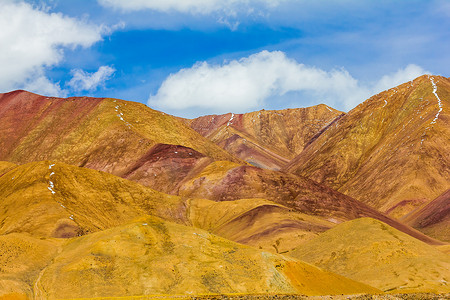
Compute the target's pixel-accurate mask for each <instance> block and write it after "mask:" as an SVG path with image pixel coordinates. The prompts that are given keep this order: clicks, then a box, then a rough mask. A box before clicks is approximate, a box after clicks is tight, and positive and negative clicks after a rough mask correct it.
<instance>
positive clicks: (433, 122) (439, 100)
mask: <svg viewBox="0 0 450 300" xmlns="http://www.w3.org/2000/svg"><path fill="white" fill-rule="evenodd" d="M430 81H431V84H432V85H433V94H434V95H435V96H436V99H437V100H438V106H439V110H438V112H437V114H436V116H435V117H434V119H433V121H431V125H432V124H435V123H436V122H437V119H438V118H439V114H440V113H441V111H442V102H441V99H440V98H439V96H438V94H437V86H436V84H435V83H434V80H433V77H430Z"/></svg>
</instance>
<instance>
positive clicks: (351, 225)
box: [290, 218, 450, 293]
mask: <svg viewBox="0 0 450 300" xmlns="http://www.w3.org/2000/svg"><path fill="white" fill-rule="evenodd" d="M290 255H291V256H293V257H296V258H298V259H301V260H305V261H307V262H310V263H312V264H315V265H317V266H320V267H321V268H324V269H327V270H330V271H333V272H336V273H338V274H341V275H344V276H347V277H349V278H352V279H354V280H359V281H361V282H364V283H366V284H369V285H372V286H375V287H377V288H379V289H381V290H383V291H389V292H393V293H395V292H406V293H408V292H415V293H417V292H435V293H448V292H450V285H449V284H448V283H449V281H450V256H448V255H447V254H444V253H442V252H440V251H438V250H436V249H435V248H434V247H432V246H429V245H427V244H425V243H422V242H421V241H419V240H416V239H414V238H412V237H410V236H408V235H406V234H404V233H402V232H400V231H398V230H396V229H394V228H392V227H390V226H388V225H386V224H384V223H382V222H380V221H378V220H374V219H370V218H362V219H357V220H353V221H349V222H346V223H343V224H340V225H338V226H336V227H335V228H333V229H330V230H328V231H326V232H324V233H323V234H321V235H320V236H319V237H317V238H315V239H313V240H311V241H309V242H307V243H306V244H304V245H302V246H300V247H299V248H297V249H296V250H294V251H293V252H291V253H290Z"/></svg>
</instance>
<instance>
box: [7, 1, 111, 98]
mask: <svg viewBox="0 0 450 300" xmlns="http://www.w3.org/2000/svg"><path fill="white" fill-rule="evenodd" d="M0 28H1V30H0V66H1V68H0V90H1V91H7V90H12V89H18V88H27V89H29V90H32V91H33V92H37V93H45V94H49V95H53V96H60V95H62V94H64V92H63V91H62V90H61V88H60V86H59V84H58V83H52V82H51V81H50V80H48V78H46V77H45V70H46V69H47V68H49V67H52V66H55V65H58V64H59V63H60V62H61V61H62V60H63V57H64V55H63V49H64V48H75V47H77V46H81V47H89V46H91V45H92V44H94V43H95V42H97V41H99V40H101V39H102V32H103V31H104V29H103V28H101V27H99V26H94V25H90V24H87V23H86V22H83V21H80V20H77V19H74V18H70V17H67V16H64V15H62V14H60V13H50V12H49V11H48V10H47V9H44V8H37V7H35V6H32V5H30V4H28V3H25V2H20V1H11V0H5V1H2V3H1V4H0Z"/></svg>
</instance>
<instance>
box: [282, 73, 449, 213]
mask: <svg viewBox="0 0 450 300" xmlns="http://www.w3.org/2000/svg"><path fill="white" fill-rule="evenodd" d="M449 108H450V79H448V78H445V77H440V76H428V75H424V76H422V77H419V78H417V79H415V80H414V81H411V82H408V83H405V84H402V85H400V86H398V87H396V88H393V89H390V90H387V91H384V92H382V93H380V94H378V95H375V96H373V97H371V98H370V99H368V100H367V101H365V102H364V103H362V104H360V105H358V106H357V107H356V108H355V109H353V110H352V111H350V112H349V113H348V114H347V115H345V116H343V117H342V118H341V119H339V120H338V121H337V122H334V124H333V125H332V126H330V127H329V128H328V129H327V130H325V132H324V133H323V134H322V135H320V136H319V137H318V138H317V139H316V140H315V141H314V142H313V143H311V144H310V145H309V146H308V147H306V149H305V150H304V151H303V152H302V153H301V154H300V155H299V156H298V157H296V158H295V159H294V160H292V161H291V162H290V164H289V165H288V166H287V167H286V170H288V171H290V172H292V173H295V174H300V175H304V176H307V177H309V178H311V179H313V180H315V181H318V182H321V183H325V184H327V185H329V186H330V187H332V188H334V189H337V190H338V191H340V192H342V193H344V194H346V195H349V196H351V197H354V198H356V199H358V200H361V201H363V202H365V203H367V204H369V205H370V206H372V207H374V208H377V209H379V210H381V211H383V212H387V213H389V214H390V215H391V216H394V217H396V218H400V217H402V216H404V215H406V214H407V213H409V212H411V211H413V210H414V209H416V208H418V207H420V206H422V205H424V204H426V203H428V202H429V201H431V200H432V199H434V198H436V197H437V196H439V195H440V194H441V193H443V192H444V191H445V190H447V189H449V188H450V152H449V151H448V145H449V144H450V124H449V122H450V116H449V114H450V110H449Z"/></svg>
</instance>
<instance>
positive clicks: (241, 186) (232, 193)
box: [179, 161, 440, 244]
mask: <svg viewBox="0 0 450 300" xmlns="http://www.w3.org/2000/svg"><path fill="white" fill-rule="evenodd" d="M179 193H180V196H182V197H184V198H206V199H209V200H213V201H233V200H238V199H255V198H256V199H267V200H269V201H272V202H274V203H277V204H281V205H282V206H284V207H287V208H289V209H290V210H293V211H294V212H296V213H303V214H306V215H310V216H315V217H319V218H320V219H322V220H325V221H327V224H328V226H329V225H332V224H333V223H334V224H336V223H341V222H343V221H347V220H352V219H355V218H360V217H372V218H376V219H378V220H381V221H383V222H386V223H388V224H389V225H391V226H393V227H395V228H397V229H399V230H401V231H403V232H406V233H407V234H410V235H412V236H414V237H416V238H418V239H420V240H422V241H425V242H427V243H430V244H440V242H439V241H437V240H434V239H432V238H429V237H427V236H425V235H424V234H422V233H420V232H418V231H416V230H414V229H412V228H411V227H408V226H406V225H403V224H401V223H399V222H397V221H395V220H393V219H391V218H389V217H387V216H385V215H383V214H382V213H379V212H378V211H376V210H375V209H373V208H371V207H369V206H367V205H366V204H364V203H362V202H359V201H357V200H355V199H353V198H351V197H348V196H346V195H343V194H341V193H339V192H336V191H334V190H332V189H330V188H328V187H326V186H324V185H322V184H318V183H316V182H314V181H312V180H310V179H307V178H304V177H301V176H296V175H292V174H287V173H282V172H278V171H271V170H264V169H260V168H256V167H251V166H240V165H238V164H234V163H231V162H220V161H217V162H214V163H211V164H210V165H209V166H207V167H206V168H205V169H203V170H202V171H201V172H199V173H198V174H197V175H196V177H193V178H191V179H190V180H188V181H186V182H185V183H184V184H183V185H182V187H181V188H180V192H179ZM277 209H278V208H277ZM259 212H260V213H263V215H264V214H265V213H267V212H268V211H265V210H260V211H259ZM258 219H264V217H262V216H261V217H260V218H257V217H255V216H253V217H252V218H249V219H246V221H245V222H248V223H247V225H246V226H250V225H251V224H252V223H254V222H256V221H257V220H258ZM293 220H296V219H295V218H294V219H292V220H291V219H289V221H288V220H286V221H288V222H289V223H288V225H286V226H285V227H283V226H281V224H283V223H280V224H279V225H280V226H279V227H275V228H277V230H278V232H277V234H281V233H282V232H283V230H284V231H287V232H289V231H291V230H294V232H295V231H296V230H298V229H302V230H303V231H304V229H305V227H304V226H302V225H300V224H297V225H296V226H292V222H291V221H293ZM297 220H298V218H297ZM306 223H307V222H306ZM317 224H318V223H317V222H312V223H311V224H310V226H311V227H310V228H311V231H312V232H315V233H317V232H321V231H323V229H324V228H323V227H320V226H316V225H317ZM260 226H262V228H266V229H267V228H268V226H264V225H260ZM269 233H273V232H270V231H269ZM299 234H302V232H299ZM275 240H277V239H275ZM299 243H301V241H299Z"/></svg>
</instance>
